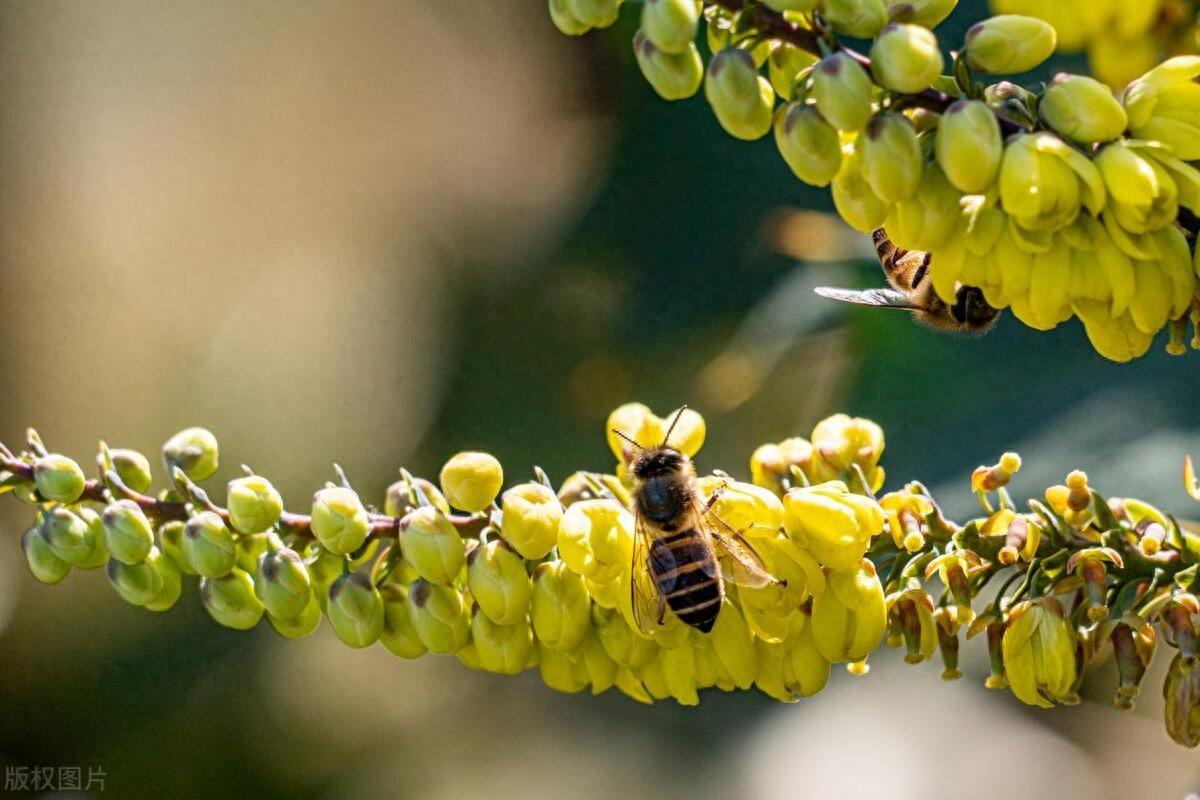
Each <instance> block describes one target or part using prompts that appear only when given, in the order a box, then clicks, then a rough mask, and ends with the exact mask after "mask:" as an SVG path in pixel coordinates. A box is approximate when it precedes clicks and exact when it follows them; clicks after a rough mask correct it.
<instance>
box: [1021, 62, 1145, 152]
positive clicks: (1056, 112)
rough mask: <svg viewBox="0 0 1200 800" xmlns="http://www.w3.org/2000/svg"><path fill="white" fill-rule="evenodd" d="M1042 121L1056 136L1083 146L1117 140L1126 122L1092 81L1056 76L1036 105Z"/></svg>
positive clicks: (1115, 104)
mask: <svg viewBox="0 0 1200 800" xmlns="http://www.w3.org/2000/svg"><path fill="white" fill-rule="evenodd" d="M1038 113H1040V114H1041V116H1042V119H1044V120H1045V121H1046V123H1047V124H1048V125H1049V126H1050V127H1051V128H1053V129H1054V130H1055V131H1057V132H1058V133H1060V134H1062V135H1063V136H1065V137H1067V138H1068V139H1071V140H1072V141H1075V142H1080V143H1082V144H1095V143H1096V142H1108V141H1111V140H1113V139H1116V138H1118V137H1119V136H1120V135H1121V134H1122V133H1123V132H1124V131H1125V125H1126V124H1127V123H1128V120H1127V119H1126V117H1125V109H1124V108H1122V107H1121V104H1120V103H1118V102H1117V99H1116V98H1115V97H1113V95H1112V92H1111V91H1109V89H1108V87H1107V86H1105V85H1104V84H1102V83H1100V81H1098V80H1096V79H1095V78H1089V77H1086V76H1084V75H1068V74H1065V73H1059V74H1058V75H1057V76H1056V77H1055V78H1054V80H1053V81H1051V82H1050V86H1049V88H1047V89H1046V94H1045V95H1044V96H1043V97H1042V101H1041V102H1040V103H1039V104H1038Z"/></svg>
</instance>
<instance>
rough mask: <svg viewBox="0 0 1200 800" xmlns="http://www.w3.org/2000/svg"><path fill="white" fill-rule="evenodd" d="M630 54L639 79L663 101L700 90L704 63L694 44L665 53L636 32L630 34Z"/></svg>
mask: <svg viewBox="0 0 1200 800" xmlns="http://www.w3.org/2000/svg"><path fill="white" fill-rule="evenodd" d="M647 7H648V6H647ZM633 54H634V55H635V56H636V57H637V63H638V68H639V69H641V71H642V76H643V77H644V78H645V79H646V81H647V82H648V83H649V84H650V86H651V87H653V89H654V91H656V92H658V96H659V97H661V98H663V99H664V100H683V99H685V98H688V97H691V96H692V95H694V94H695V93H696V92H698V91H699V90H700V84H701V83H702V82H703V81H704V62H703V61H702V60H701V58H700V50H699V48H697V47H696V45H695V44H692V43H690V42H689V43H688V46H687V47H686V48H684V49H683V50H682V51H681V52H679V53H667V52H664V51H662V50H660V49H659V48H658V47H655V45H654V42H652V41H650V39H648V38H647V37H646V35H645V34H644V33H642V31H641V30H638V32H637V33H635V34H634V35H633Z"/></svg>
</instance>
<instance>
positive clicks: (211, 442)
mask: <svg viewBox="0 0 1200 800" xmlns="http://www.w3.org/2000/svg"><path fill="white" fill-rule="evenodd" d="M217 456H218V450H217V437H215V436H213V435H212V432H211V431H209V430H206V429H204V428H188V429H187V430H183V431H180V432H179V433H177V434H175V435H174V436H172V437H171V438H170V439H168V440H167V443H166V444H164V445H163V461H164V462H165V463H166V465H167V474H168V475H170V473H171V468H172V467H179V468H180V469H181V470H183V474H184V475H187V476H188V478H190V479H191V480H194V481H203V480H207V479H209V478H211V477H212V476H213V475H214V474H215V473H216V471H217V464H218V458H217Z"/></svg>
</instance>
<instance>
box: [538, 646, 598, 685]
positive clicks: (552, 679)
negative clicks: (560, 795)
mask: <svg viewBox="0 0 1200 800" xmlns="http://www.w3.org/2000/svg"><path fill="white" fill-rule="evenodd" d="M537 652H538V671H539V672H540V673H541V676H542V683H544V684H546V685H547V686H549V687H550V688H551V689H555V690H557V691H560V692H568V693H572V694H573V693H575V692H580V691H583V689H584V687H586V686H587V678H586V675H585V674H584V672H583V670H577V669H576V665H575V662H573V661H572V660H571V656H570V654H569V653H564V652H562V651H560V650H554V649H552V648H549V647H546V645H545V644H543V643H542V642H538V648H537Z"/></svg>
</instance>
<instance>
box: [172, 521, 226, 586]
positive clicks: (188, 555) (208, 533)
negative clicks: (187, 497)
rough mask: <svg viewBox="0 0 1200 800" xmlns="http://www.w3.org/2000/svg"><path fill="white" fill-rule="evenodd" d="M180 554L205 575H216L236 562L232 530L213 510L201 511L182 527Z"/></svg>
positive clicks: (223, 572)
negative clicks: (181, 548)
mask: <svg viewBox="0 0 1200 800" xmlns="http://www.w3.org/2000/svg"><path fill="white" fill-rule="evenodd" d="M183 557H184V559H185V560H186V561H187V563H188V566H190V567H191V568H192V569H194V570H196V572H197V574H199V575H203V576H204V577H205V578H219V577H221V576H222V575H226V574H228V573H229V571H230V570H231V569H233V568H234V567H236V566H237V547H236V546H235V545H234V543H233V533H232V532H230V530H229V528H227V527H225V522H224V521H223V520H222V519H221V517H220V516H218V515H217V514H216V513H215V512H212V511H201V512H200V513H199V514H197V515H196V516H194V517H192V518H191V519H190V520H188V522H187V525H185V526H184V529H183Z"/></svg>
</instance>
